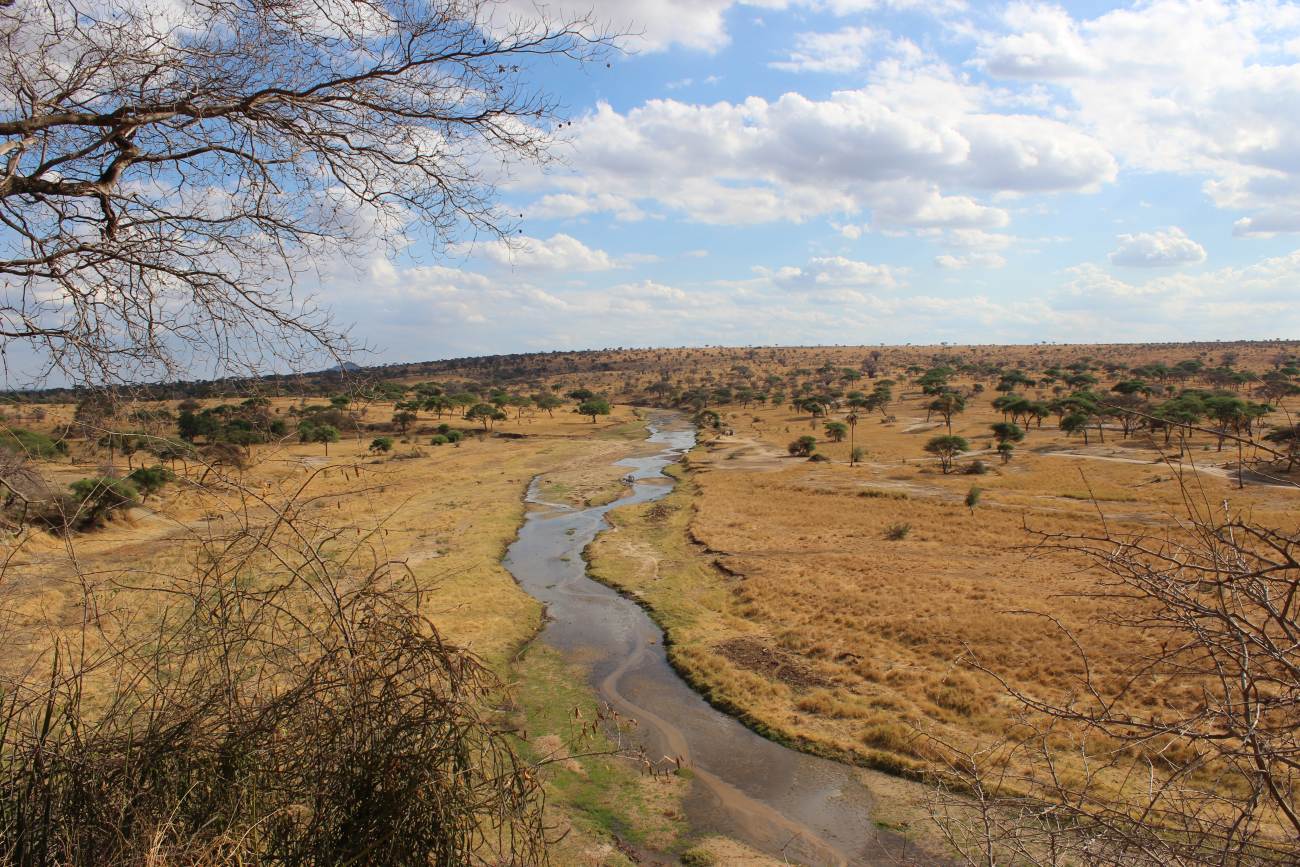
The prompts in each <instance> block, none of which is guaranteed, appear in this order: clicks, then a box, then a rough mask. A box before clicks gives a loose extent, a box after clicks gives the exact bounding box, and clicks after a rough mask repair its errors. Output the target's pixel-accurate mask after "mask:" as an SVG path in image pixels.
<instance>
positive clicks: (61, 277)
mask: <svg viewBox="0 0 1300 867" xmlns="http://www.w3.org/2000/svg"><path fill="white" fill-rule="evenodd" d="M4 5H5V6H6V7H7V8H6V9H5V12H4V16H3V18H2V19H0V44H3V47H4V51H3V59H0V92H4V93H6V94H9V95H10V98H9V99H6V100H5V102H4V106H3V107H2V108H0V160H2V162H0V278H2V279H3V281H4V283H3V285H4V298H3V300H2V301H0V337H3V338H4V339H5V340H6V341H11V342H16V345H22V346H24V347H25V348H26V349H28V350H30V351H31V352H33V353H34V354H35V355H36V356H37V357H38V359H39V363H40V364H41V365H43V366H44V368H45V369H47V370H48V369H57V370H61V371H62V372H63V373H64V374H65V375H67V376H69V377H70V378H72V379H75V380H78V381H85V382H111V381H122V380H131V379H139V378H143V377H145V376H151V377H156V376H161V375H164V374H168V373H178V372H182V371H184V372H189V371H187V370H185V368H186V367H187V366H188V365H190V364H192V363H194V362H196V361H198V360H199V359H208V360H210V361H211V362H212V363H213V365H214V367H216V368H218V371H216V372H223V373H224V372H244V371H247V370H249V369H250V368H257V367H259V366H260V363H262V362H264V361H265V359H266V358H267V357H268V356H276V357H280V358H282V359H288V360H290V361H293V362H297V361H299V360H300V358H301V354H302V353H304V352H316V353H319V352H320V351H322V350H323V351H324V352H325V353H328V354H333V355H335V356H336V357H338V356H341V355H342V354H344V353H346V352H347V351H348V350H349V349H350V348H351V344H350V342H349V340H348V338H347V335H346V333H345V331H344V330H343V329H341V328H339V327H337V326H336V325H335V324H333V323H332V321H331V319H330V317H329V315H328V314H327V313H326V312H325V311H324V310H322V309H321V308H319V307H316V306H314V305H313V304H312V303H311V302H310V300H308V299H307V298H305V297H303V296H302V295H300V294H298V293H296V292H295V290H294V279H295V275H296V274H297V273H299V272H300V271H301V270H302V269H303V268H304V267H305V266H306V265H307V264H308V263H309V262H310V260H311V259H312V257H319V256H320V255H321V254H322V253H329V252H339V251H344V250H351V251H356V250H361V249H364V248H365V245H366V244H368V243H372V242H373V240H374V239H375V238H388V239H391V241H390V243H391V244H392V245H393V249H395V248H396V247H398V246H400V245H402V244H403V243H405V242H406V239H408V238H409V236H410V233H411V232H412V231H415V229H416V227H419V230H420V231H421V232H423V233H424V234H425V235H428V236H431V238H432V240H433V241H434V242H435V243H438V242H446V241H449V240H451V239H452V238H453V237H454V236H455V235H456V234H458V233H459V232H460V231H461V230H463V229H465V228H469V229H471V230H473V231H474V232H475V233H481V232H486V233H488V234H504V233H507V232H508V231H509V229H510V222H509V220H508V219H506V218H505V217H504V214H503V212H502V211H501V210H500V209H499V208H498V207H497V205H496V203H495V197H494V195H493V189H492V185H491V183H490V181H489V180H488V178H487V177H486V175H485V174H484V171H483V168H484V166H485V165H486V164H487V162H486V161H487V160H495V161H498V162H510V161H516V160H523V161H534V162H535V161H538V160H541V159H543V158H544V157H545V153H546V146H547V143H548V140H549V138H550V135H551V134H550V131H549V130H550V128H551V126H552V119H553V118H554V116H555V112H554V109H555V101H554V100H553V99H552V98H550V97H548V96H547V95H545V94H544V93H542V92H540V91H539V90H537V89H536V88H534V87H531V86H529V85H528V84H527V82H526V81H525V80H524V72H525V69H526V61H528V60H530V59H533V58H537V57H539V56H562V57H569V58H577V59H584V58H590V57H591V56H592V55H593V54H594V53H597V52H600V51H601V50H602V49H604V48H605V47H606V46H607V45H608V44H609V41H608V39H607V38H605V36H604V34H601V33H598V32H596V31H595V30H593V28H592V27H591V25H590V23H589V22H588V21H587V20H585V19H576V20H565V21H555V20H551V19H547V18H546V17H545V16H544V15H539V16H538V17H537V18H536V19H534V20H532V21H525V20H523V19H516V18H512V19H510V20H507V19H506V15H505V14H504V12H503V10H502V9H501V8H500V4H499V3H497V2H495V0H412V2H399V3H393V2H385V0H348V2H342V0H321V2H315V0H283V2H276V3H254V2H233V3H224V2H223V3H219V2H215V0H187V2H183V3H177V4H171V5H169V6H168V7H167V11H166V12H164V11H162V10H159V9H152V8H150V6H149V4H141V3H134V2H129V0H105V2H102V3H96V4H91V5H85V4H80V3H74V2H73V0H50V2H35V0H15V2H11V3H5V4H4ZM359 230H360V231H359Z"/></svg>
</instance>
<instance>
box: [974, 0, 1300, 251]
mask: <svg viewBox="0 0 1300 867" xmlns="http://www.w3.org/2000/svg"><path fill="white" fill-rule="evenodd" d="M1000 23H1001V26H1000V28H998V29H995V30H993V31H990V32H986V33H983V34H981V35H980V36H979V46H978V49H977V60H978V62H979V63H980V64H981V65H982V66H983V68H984V69H985V70H986V71H987V72H989V73H990V74H991V75H994V76H1000V77H1003V78H1008V79H1018V80H1021V81H1027V82H1050V83H1052V84H1053V85H1054V86H1056V87H1060V88H1063V89H1064V94H1065V96H1066V98H1065V99H1063V100H1059V101H1058V114H1059V115H1060V116H1061V117H1063V118H1064V119H1065V120H1068V121H1069V122H1070V123H1071V125H1072V126H1074V127H1075V128H1077V129H1081V130H1086V131H1087V132H1089V133H1090V134H1091V135H1093V136H1095V137H1096V138H1097V139H1098V140H1100V141H1101V142H1103V143H1104V144H1105V146H1106V147H1107V149H1108V150H1109V151H1110V152H1112V153H1114V154H1116V155H1118V156H1119V157H1120V158H1121V159H1122V160H1123V162H1124V163H1125V164H1126V165H1128V166H1132V167H1134V168H1138V169H1142V170H1146V171H1163V172H1180V173H1185V174H1189V175H1195V176H1209V178H1210V180H1209V181H1207V182H1206V183H1205V191H1206V192H1207V193H1208V194H1209V195H1210V197H1211V199H1212V200H1213V201H1214V202H1215V204H1216V205H1217V206H1219V207H1221V208H1230V209H1236V210H1246V211H1256V212H1258V213H1257V214H1256V215H1252V216H1249V217H1245V218H1243V220H1242V221H1241V222H1239V223H1238V226H1237V230H1238V234H1272V233H1276V232H1294V231H1300V111H1297V110H1296V106H1297V105H1300V48H1298V46H1300V42H1298V41H1297V38H1296V35H1297V32H1300V6H1297V5H1296V4H1292V3H1275V2H1271V0H1242V2H1227V0H1152V2H1148V3H1142V4H1136V5H1134V6H1132V7H1126V8H1121V9H1116V10H1113V11H1110V12H1106V13H1104V14H1102V15H1099V16H1097V17H1095V18H1074V17H1072V16H1071V15H1070V14H1069V13H1068V12H1066V11H1065V10H1064V9H1062V8H1061V7H1059V6H1053V5H1044V4H1037V3H1015V4H1012V5H1010V6H1008V7H1007V9H1006V11H1005V13H1004V15H1003V16H1002V20H1001V22H1000ZM1119 82H1122V84H1120V85H1117V83H1119Z"/></svg>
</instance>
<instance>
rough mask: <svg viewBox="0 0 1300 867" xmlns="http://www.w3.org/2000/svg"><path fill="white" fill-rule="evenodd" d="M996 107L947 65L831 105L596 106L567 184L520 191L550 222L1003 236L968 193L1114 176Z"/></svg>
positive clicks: (578, 131) (579, 129)
mask: <svg viewBox="0 0 1300 867" xmlns="http://www.w3.org/2000/svg"><path fill="white" fill-rule="evenodd" d="M999 101H1000V97H999V95H997V94H995V93H992V92H991V91H989V90H987V89H985V88H983V87H980V86H977V85H974V84H971V83H969V82H967V81H965V80H962V79H959V78H957V77H956V76H954V75H953V74H952V73H951V72H950V71H948V70H946V69H944V68H940V67H926V68H924V69H911V68H907V69H904V68H902V67H898V66H894V67H891V69H889V70H882V71H879V72H878V74H875V76H874V80H873V81H872V82H871V83H870V84H868V85H867V86H865V87H863V88H860V89H856V90H843V91H837V92H835V93H833V94H831V95H830V96H829V97H827V98H825V99H811V98H809V97H806V96H803V95H801V94H798V93H786V94H784V95H782V96H781V97H779V98H777V99H775V100H770V101H769V100H766V99H762V98H759V97H751V98H749V99H746V100H744V101H742V102H725V101H723V102H717V103H713V104H711V105H698V104H691V103H686V102H681V101H678V100H673V99H654V100H650V101H648V102H646V103H644V104H643V105H641V106H638V107H635V108H632V109H630V110H629V111H627V112H619V111H616V110H615V109H614V108H613V107H611V106H610V105H608V104H605V103H601V104H600V105H598V106H597V107H596V109H595V110H594V111H593V112H591V113H590V114H589V115H587V116H586V117H584V118H582V119H579V120H578V121H577V122H576V123H575V125H574V127H573V128H572V130H571V134H572V137H571V142H570V144H571V155H570V157H569V164H570V166H571V167H572V171H571V172H569V173H568V174H557V175H546V176H542V175H534V176H526V177H522V178H521V179H519V180H518V181H517V182H516V183H517V184H518V185H520V186H525V187H532V188H535V189H537V190H538V191H539V192H540V193H542V195H543V196H544V197H545V198H543V200H542V201H543V203H545V206H547V207H549V208H551V209H552V210H551V212H552V213H557V212H558V210H559V209H560V208H561V207H563V208H567V210H568V213H571V214H576V213H590V212H592V211H595V210H609V211H612V212H614V213H616V214H618V213H620V211H622V212H624V213H625V212H626V211H627V210H628V209H629V208H636V209H640V210H645V211H647V212H654V211H655V210H656V209H657V210H658V211H659V212H660V213H669V214H680V215H683V216H686V217H687V218H689V219H692V220H696V221H700V222H705V223H717V224H728V225H740V224H754V223H764V222H773V221H778V220H792V221H802V220H806V219H809V218H811V217H815V216H823V215H826V216H830V215H853V214H858V213H862V212H871V213H872V222H873V224H875V225H879V226H889V225H892V226H913V227H926V226H931V227H932V226H953V227H957V226H960V227H979V228H996V227H999V226H1004V225H1006V224H1007V222H1008V220H1009V217H1008V215H1007V213H1006V212H1005V211H1004V210H1003V209H1001V208H999V207H997V206H994V205H991V204H988V203H987V202H983V201H980V200H979V199H978V198H976V197H975V196H974V195H972V193H978V192H982V193H985V194H1021V193H1031V192H1055V191H1078V190H1092V189H1095V188H1096V187H1097V186H1098V185H1100V184H1103V183H1106V182H1108V181H1110V180H1112V179H1113V178H1114V176H1115V172H1116V164H1115V161H1114V160H1113V159H1112V157H1111V156H1110V154H1109V153H1108V152H1107V151H1106V149H1105V148H1104V147H1102V146H1101V145H1100V144H1099V143H1098V142H1097V141H1095V140H1094V139H1092V138H1090V137H1089V136H1088V135H1087V134H1086V133H1083V132H1080V131H1078V130H1075V129H1072V128H1070V127H1069V126H1067V125H1066V124H1064V123H1062V122H1060V121H1057V120H1054V119H1051V118H1047V117H1042V116H1039V115H1033V114H1014V113H1013V114H1008V113H1005V112H1003V111H1001V108H1000V105H999ZM949 188H965V189H966V190H969V191H971V192H963V193H961V194H953V193H949V192H946V190H947V189H949Z"/></svg>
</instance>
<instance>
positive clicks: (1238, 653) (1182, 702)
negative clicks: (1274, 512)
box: [921, 486, 1300, 867]
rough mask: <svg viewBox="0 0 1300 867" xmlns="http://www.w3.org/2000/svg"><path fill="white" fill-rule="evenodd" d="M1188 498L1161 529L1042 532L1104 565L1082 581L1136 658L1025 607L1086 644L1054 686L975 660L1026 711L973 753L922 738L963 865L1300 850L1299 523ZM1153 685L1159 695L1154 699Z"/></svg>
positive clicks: (1202, 858)
mask: <svg viewBox="0 0 1300 867" xmlns="http://www.w3.org/2000/svg"><path fill="white" fill-rule="evenodd" d="M1183 501H1184V503H1185V504H1186V509H1187V512H1186V514H1185V516H1184V517H1183V518H1182V519H1181V520H1179V521H1177V522H1176V523H1174V524H1172V525H1170V526H1168V527H1167V528H1165V529H1160V530H1151V529H1137V530H1132V531H1121V530H1119V529H1118V528H1116V527H1114V526H1106V525H1103V526H1102V527H1100V528H1098V530H1097V531H1096V532H1075V533H1066V534H1042V535H1041V536H1040V540H1041V541H1040V543H1039V545H1038V548H1037V550H1038V551H1040V552H1042V553H1043V554H1045V555H1050V556H1053V557H1063V558H1066V559H1072V560H1075V561H1078V562H1080V563H1081V564H1082V565H1087V566H1091V567H1094V569H1095V574H1099V575H1100V576H1101V577H1100V578H1099V579H1098V581H1097V582H1095V584H1094V585H1093V586H1092V587H1090V588H1089V589H1088V590H1086V591H1080V593H1081V595H1086V597H1087V598H1088V599H1090V600H1092V601H1093V603H1094V604H1097V605H1098V606H1099V610H1105V611H1107V612H1109V613H1108V614H1107V615H1106V617H1107V620H1108V622H1109V624H1110V625H1111V626H1112V627H1114V628H1117V629H1120V630H1122V631H1125V632H1128V633H1129V634H1131V636H1132V642H1131V646H1132V647H1133V648H1134V650H1135V653H1134V655H1133V658H1132V659H1131V660H1130V661H1129V662H1128V663H1127V664H1126V667H1125V668H1124V669H1121V670H1118V671H1116V670H1115V669H1114V667H1113V665H1111V663H1112V662H1113V660H1107V664H1106V665H1098V662H1099V660H1097V659H1095V658H1090V657H1091V656H1092V650H1091V648H1090V640H1089V636H1088V635H1086V634H1076V633H1073V632H1070V631H1069V630H1067V629H1066V627H1065V626H1064V625H1062V624H1061V623H1060V622H1059V621H1058V620H1057V619H1056V618H1054V617H1053V616H1052V615H1051V614H1050V613H1041V614H1037V613H1034V612H1026V613H1025V614H1026V616H1032V617H1035V618H1036V619H1038V620H1040V621H1042V622H1044V623H1046V624H1047V625H1048V626H1049V627H1051V628H1055V629H1057V630H1059V631H1060V632H1061V633H1062V638H1063V639H1064V640H1065V641H1066V642H1067V643H1069V644H1070V645H1072V646H1073V647H1074V648H1075V650H1076V653H1077V654H1078V659H1077V664H1075V665H1073V666H1071V667H1070V668H1069V669H1066V670H1067V671H1069V672H1070V674H1069V675H1068V679H1069V682H1068V683H1067V684H1065V685H1064V686H1063V688H1062V689H1061V690H1060V691H1059V692H1057V693H1056V694H1039V693H1031V692H1028V691H1025V690H1023V689H1021V688H1019V687H1018V686H1016V685H1014V684H1013V683H1011V682H1010V681H1009V680H1006V679H1004V678H1003V676H1002V675H1001V673H1000V666H999V663H998V661H997V660H994V659H977V660H975V663H974V664H975V666H976V667H977V668H979V669H980V670H982V671H984V672H986V673H988V674H991V675H992V676H993V677H994V678H996V679H997V680H998V681H999V682H1000V683H1001V685H1002V687H1003V688H1004V689H1005V690H1006V691H1007V692H1008V693H1009V694H1010V696H1012V697H1013V698H1014V699H1016V700H1017V701H1019V702H1020V704H1021V705H1022V707H1023V708H1024V714H1023V716H1022V717H1021V721H1020V722H1021V724H1020V725H1019V726H1017V727H1016V729H1015V730H1013V731H1011V732H1010V733H1008V734H1006V735H1004V736H1003V737H1002V738H1001V739H999V740H997V741H990V742H986V743H984V744H983V745H981V746H979V747H976V748H971V747H969V746H966V747H963V746H960V745H956V744H953V743H949V742H947V741H946V740H945V738H944V736H943V735H942V734H941V733H939V732H936V731H929V732H925V733H922V734H921V737H922V738H923V739H925V740H927V741H928V742H929V746H930V747H931V748H933V750H934V753H935V754H936V755H938V756H941V757H942V759H943V763H944V769H943V770H942V771H940V772H939V773H938V782H939V784H940V788H939V790H938V794H937V795H936V797H935V798H934V799H933V800H932V802H931V810H932V815H933V816H934V818H935V819H936V821H937V822H938V824H939V827H940V829H941V830H942V831H943V833H944V834H945V835H946V836H947V837H948V839H949V842H950V843H951V844H952V846H953V848H954V849H955V850H956V851H957V852H958V853H959V855H960V857H961V858H962V859H963V863H968V864H981V865H987V864H1002V863H1007V864H1013V863H1014V864H1026V865H1050V867H1065V865H1072V864H1096V865H1116V867H1118V865H1141V867H1156V865H1168V864H1172V865H1180V867H1209V865H1225V864H1232V865H1283V864H1288V865H1289V864H1296V863H1300V666H1297V661H1296V636H1297V635H1300V602H1298V601H1297V600H1300V536H1298V535H1297V534H1296V532H1295V529H1294V528H1289V529H1274V528H1270V527H1267V526H1264V525H1262V524H1260V523H1259V522H1258V521H1256V520H1254V519H1253V518H1252V517H1251V513H1250V511H1249V510H1246V511H1237V510H1234V509H1233V508H1232V506H1231V505H1230V504H1229V503H1226V502H1224V503H1212V502H1209V501H1208V500H1206V499H1202V498H1201V497H1200V494H1199V493H1194V492H1193V491H1192V490H1191V488H1190V486H1184V500H1183ZM1102 668H1104V669H1106V671H1105V673H1104V674H1102V673H1100V669H1102ZM1152 684H1160V685H1163V688H1164V689H1166V690H1167V691H1168V700H1167V701H1160V702H1156V703H1154V704H1153V703H1151V702H1150V701H1149V700H1148V699H1146V698H1144V695H1148V696H1149V689H1150V688H1151V685H1152ZM1144 690H1147V691H1148V692H1145V693H1144Z"/></svg>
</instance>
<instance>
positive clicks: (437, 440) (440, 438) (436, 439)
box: [429, 434, 451, 446]
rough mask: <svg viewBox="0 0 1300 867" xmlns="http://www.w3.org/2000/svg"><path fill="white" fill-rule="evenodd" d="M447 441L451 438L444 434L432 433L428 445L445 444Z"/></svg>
mask: <svg viewBox="0 0 1300 867" xmlns="http://www.w3.org/2000/svg"><path fill="white" fill-rule="evenodd" d="M449 442H451V439H450V438H449V437H448V436H447V435H446V434H434V436H433V439H431V440H429V445H431V446H445V445H446V444H447V443H449Z"/></svg>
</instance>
